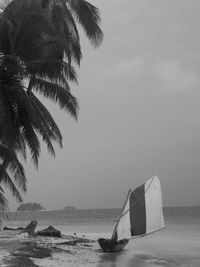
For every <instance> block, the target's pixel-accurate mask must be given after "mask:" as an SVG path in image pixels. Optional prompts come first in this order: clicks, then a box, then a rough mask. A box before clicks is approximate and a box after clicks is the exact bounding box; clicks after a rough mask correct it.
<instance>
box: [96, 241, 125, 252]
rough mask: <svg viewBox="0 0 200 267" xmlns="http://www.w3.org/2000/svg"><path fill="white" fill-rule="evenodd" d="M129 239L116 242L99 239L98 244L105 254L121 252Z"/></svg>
mask: <svg viewBox="0 0 200 267" xmlns="http://www.w3.org/2000/svg"><path fill="white" fill-rule="evenodd" d="M128 241H129V239H122V240H119V241H115V240H113V239H105V238H100V239H98V243H99V245H100V247H101V249H102V250H103V252H120V251H121V250H122V249H123V248H124V247H125V246H126V245H127V244H128Z"/></svg>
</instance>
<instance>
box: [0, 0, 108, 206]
mask: <svg viewBox="0 0 200 267" xmlns="http://www.w3.org/2000/svg"><path fill="white" fill-rule="evenodd" d="M76 21H78V23H80V24H81V26H82V27H83V29H84V31H85V32H86V35H87V37H88V38H89V40H90V41H91V43H92V44H93V45H94V46H98V45H99V44H100V43H101V42H102V39H103V34H102V31H101V29H100V27H99V22H100V17H99V13H98V9H97V8H96V7H94V6H93V5H91V4H89V3H88V2H86V1H84V0H71V1H70V0H58V1H54V0H47V1H45V0H14V1H12V2H11V3H10V4H8V5H7V6H5V7H3V12H2V13H1V15H0V129H1V130H0V143H1V144H2V146H3V147H4V148H5V149H4V151H3V150H2V151H3V153H2V155H0V156H1V158H2V164H1V168H0V185H1V184H2V183H3V182H4V184H5V183H6V185H9V187H10V189H11V191H12V192H13V193H14V195H15V196H17V197H18V199H19V200H20V197H19V194H17V193H16V192H17V191H16V190H17V188H15V189H14V183H12V179H11V177H9V176H6V174H5V173H6V171H7V170H8V168H9V166H10V164H11V165H12V164H13V160H14V158H16V157H14V158H12V157H10V154H12V155H16V153H18V152H21V153H23V155H24V156H25V152H26V148H27V147H28V148H29V149H30V152H31V155H32V159H33V162H34V163H35V165H36V166H38V159H39V155H40V143H39V139H38V135H39V136H41V137H42V139H43V140H44V141H45V142H46V144H47V147H48V150H49V152H50V153H51V154H52V155H55V151H54V148H53V145H52V141H56V142H58V143H59V145H60V146H62V135H61V133H60V130H59V128H58V126H57V125H56V123H55V121H54V120H53V118H52V116H51V114H50V113H49V111H48V110H47V109H46V107H45V106H44V105H43V104H42V102H41V101H40V100H39V99H38V97H37V96H36V94H35V93H40V94H42V95H43V96H44V97H46V98H49V99H51V100H53V101H54V102H56V103H57V104H58V105H59V106H60V108H62V109H65V110H66V111H67V112H68V113H70V114H71V115H72V117H74V118H75V119H77V113H78V102H77V100H76V98H75V97H74V96H73V95H72V94H71V91H70V85H69V82H76V83H77V75H76V71H75V69H74V67H73V66H72V63H75V64H78V65H79V64H80V60H81V57H82V53H81V46H80V38H79V33H78V30H77V26H76ZM6 177H7V178H6ZM24 177H25V176H24ZM24 177H23V178H20V177H19V180H20V179H22V180H23V179H24ZM23 181H24V183H26V180H23ZM15 182H16V181H15ZM11 184H12V187H11ZM22 189H25V188H22ZM0 203H3V205H4V204H6V202H5V201H4V195H3V188H2V187H0Z"/></svg>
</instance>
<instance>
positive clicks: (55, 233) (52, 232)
mask: <svg viewBox="0 0 200 267" xmlns="http://www.w3.org/2000/svg"><path fill="white" fill-rule="evenodd" d="M36 236H47V237H48V236H49V237H62V234H61V232H60V231H59V230H57V229H56V228H54V227H53V226H51V225H50V226H49V227H48V228H45V229H43V230H40V231H37V232H36Z"/></svg>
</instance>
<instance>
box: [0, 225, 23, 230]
mask: <svg viewBox="0 0 200 267" xmlns="http://www.w3.org/2000/svg"><path fill="white" fill-rule="evenodd" d="M3 230H7V231H18V230H24V227H17V228H12V227H7V226H5V227H4V228H3Z"/></svg>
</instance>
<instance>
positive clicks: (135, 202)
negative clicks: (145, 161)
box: [129, 184, 146, 236]
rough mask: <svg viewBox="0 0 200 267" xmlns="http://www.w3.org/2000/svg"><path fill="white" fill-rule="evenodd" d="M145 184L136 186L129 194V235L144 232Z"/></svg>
mask: <svg viewBox="0 0 200 267" xmlns="http://www.w3.org/2000/svg"><path fill="white" fill-rule="evenodd" d="M144 188H145V185H144V184H143V185H141V186H139V187H137V188H136V189H135V190H134V191H133V192H132V193H131V195H130V202H129V205H130V223H131V236H136V235H143V234H145V233H146V208H145V190H144Z"/></svg>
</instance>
